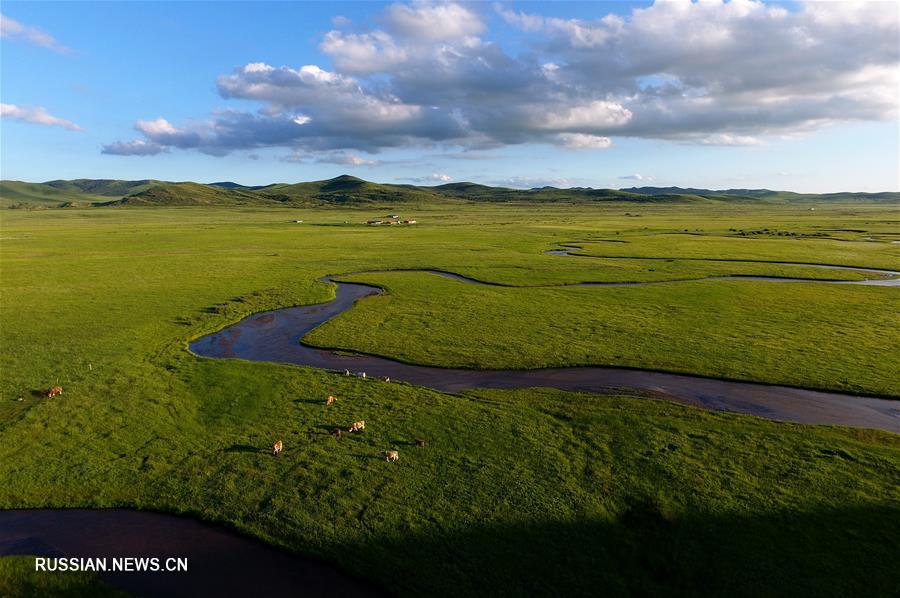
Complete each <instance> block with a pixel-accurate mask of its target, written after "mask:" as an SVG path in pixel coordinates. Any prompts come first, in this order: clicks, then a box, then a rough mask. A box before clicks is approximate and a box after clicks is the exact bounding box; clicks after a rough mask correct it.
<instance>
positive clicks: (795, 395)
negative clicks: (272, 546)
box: [190, 264, 900, 432]
mask: <svg viewBox="0 0 900 598" xmlns="http://www.w3.org/2000/svg"><path fill="white" fill-rule="evenodd" d="M796 265H807V264H796ZM823 267H827V268H839V269H844V268H843V267H840V266H823ZM850 269H851V270H858V271H860V272H867V273H873V274H878V277H877V278H875V277H873V278H871V279H869V280H863V281H818V280H817V281H811V280H807V279H794V278H769V277H751V276H731V277H712V278H706V279H702V280H709V281H722V280H737V281H744V282H746V281H748V280H764V281H770V282H806V283H815V284H873V283H879V284H888V283H890V284H891V286H897V284H900V272H893V271H888V270H867V269H862V268H850ZM416 271H419V272H427V273H430V274H432V275H436V276H444V277H447V278H451V279H454V280H458V281H462V282H465V283H469V284H492V283H485V282H482V281H478V280H474V279H471V278H467V277H464V276H461V275H458V274H453V273H451V272H442V271H438V270H416ZM885 276H891V278H885ZM334 278H335V277H333V276H329V277H325V278H324V279H323V280H325V281H330V282H334V283H335V284H336V285H337V292H336V297H335V298H334V299H333V300H332V301H329V302H327V303H322V304H317V305H306V306H301V307H290V308H285V309H278V310H273V311H268V312H264V313H259V314H255V315H252V316H249V317H247V318H245V319H243V320H241V321H240V322H238V323H236V324H234V325H232V326H229V327H227V328H225V329H223V330H221V331H219V332H216V333H214V334H210V335H208V336H205V337H202V338H200V339H197V340H195V341H194V342H192V343H191V344H190V350H191V351H192V352H193V353H195V354H197V355H200V356H204V357H213V358H240V359H247V360H251V361H271V362H281V363H292V364H296V365H301V366H307V367H314V368H321V369H326V370H334V371H338V372H343V371H345V370H350V371H351V372H354V373H357V372H366V374H367V376H368V377H383V376H386V377H389V378H391V379H392V380H398V381H404V382H409V383H411V384H417V385H420V386H426V387H429V388H433V389H436V390H439V391H443V392H461V391H464V390H468V389H471V388H506V389H509V388H528V387H549V388H558V389H562V390H573V391H587V392H596V393H607V394H610V393H616V392H620V393H623V394H629V393H634V392H635V391H636V392H637V393H638V394H643V395H647V396H651V397H655V398H665V399H669V400H674V401H678V402H681V403H686V404H689V405H694V406H698V407H704V408H707V409H712V410H717V411H730V412H734V413H745V414H750V415H755V416H759V417H765V418H769V419H775V420H783V421H792V422H800V423H810V424H837V425H845V426H855V427H861V428H880V429H883V430H889V431H892V432H900V401H892V400H886V399H879V398H872V397H861V396H852V395H848V394H842V393H835V392H823V391H815V390H807V389H801V388H792V387H787V386H776V385H769V384H756V383H751V382H737V381H731V380H719V379H712V378H704V377H700V376H690V375H683V374H670V373H664V372H655V371H645V370H638V369H624V368H614V367H593V366H589V367H566V368H546V369H536V370H469V369H459V368H442V367H431V366H423V365H415V364H408V363H402V362H399V361H395V360H392V359H387V358H384V357H378V356H374V355H362V354H348V353H347V352H340V353H338V352H335V351H332V350H327V349H319V348H315V347H311V346H308V345H306V344H304V343H303V342H302V339H303V337H304V336H305V335H306V334H307V333H308V332H310V331H311V330H312V329H313V328H316V327H317V326H320V325H322V324H323V323H325V322H327V321H328V320H330V319H331V318H334V317H336V316H338V315H340V314H342V313H344V312H345V311H347V310H348V309H350V308H352V307H353V305H354V303H355V302H356V301H359V300H361V299H364V298H365V297H368V296H371V295H375V294H378V293H381V292H382V290H381V289H380V288H378V287H375V286H370V285H365V284H359V283H351V282H340V281H337V280H334ZM646 284H678V283H677V282H649V283H582V284H581V285H579V286H592V287H597V286H610V287H613V286H636V285H646Z"/></svg>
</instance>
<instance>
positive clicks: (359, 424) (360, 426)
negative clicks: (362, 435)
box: [347, 419, 366, 432]
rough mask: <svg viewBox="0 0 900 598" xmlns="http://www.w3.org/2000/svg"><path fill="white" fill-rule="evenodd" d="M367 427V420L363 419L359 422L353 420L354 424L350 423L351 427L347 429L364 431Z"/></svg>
mask: <svg viewBox="0 0 900 598" xmlns="http://www.w3.org/2000/svg"><path fill="white" fill-rule="evenodd" d="M365 429H366V420H364V419H363V420H360V421H358V422H353V423H352V424H350V429H349V430H347V431H348V432H362V431H363V430H365Z"/></svg>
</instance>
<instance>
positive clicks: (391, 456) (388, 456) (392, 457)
mask: <svg viewBox="0 0 900 598" xmlns="http://www.w3.org/2000/svg"><path fill="white" fill-rule="evenodd" d="M381 454H382V455H384V458H385V460H386V461H391V462H394V461H396V460H398V459H399V458H400V453H399V452H398V451H384V452H383V453H381Z"/></svg>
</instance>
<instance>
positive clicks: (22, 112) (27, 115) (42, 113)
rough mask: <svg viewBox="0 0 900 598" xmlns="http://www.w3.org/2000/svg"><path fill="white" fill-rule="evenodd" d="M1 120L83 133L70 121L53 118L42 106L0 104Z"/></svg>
mask: <svg viewBox="0 0 900 598" xmlns="http://www.w3.org/2000/svg"><path fill="white" fill-rule="evenodd" d="M0 118H10V119H13V120H20V121H22V122H27V123H32V124H35V125H46V126H52V127H62V128H64V129H68V130H70V131H83V130H84V129H82V128H81V127H80V126H78V125H76V124H75V123H73V122H72V121H70V120H66V119H64V118H59V117H56V116H53V115H52V114H50V113H49V112H47V110H46V108H43V107H41V106H34V107H27V106H17V105H15V104H0Z"/></svg>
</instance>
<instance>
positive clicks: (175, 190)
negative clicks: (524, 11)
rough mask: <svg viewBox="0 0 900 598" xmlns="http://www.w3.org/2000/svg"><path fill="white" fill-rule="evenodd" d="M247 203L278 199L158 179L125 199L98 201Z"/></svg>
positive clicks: (121, 203)
mask: <svg viewBox="0 0 900 598" xmlns="http://www.w3.org/2000/svg"><path fill="white" fill-rule="evenodd" d="M245 204H271V205H277V203H276V202H275V201H273V200H271V199H270V198H267V197H263V196H260V195H258V194H256V193H254V192H252V191H245V190H243V189H237V188H235V189H226V188H222V187H215V186H212V185H202V184H200V183H159V184H156V185H152V186H150V187H149V188H147V189H145V190H143V191H140V192H138V193H133V194H131V195H126V196H125V197H123V198H122V199H117V200H113V201H106V202H100V203H95V204H94V205H95V206H97V207H105V206H145V207H149V206H212V205H215V206H230V205H245Z"/></svg>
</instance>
